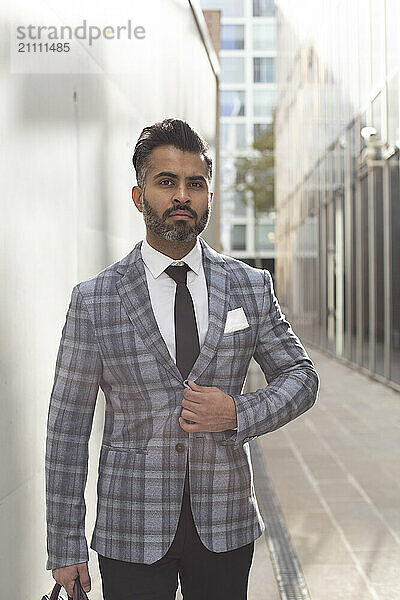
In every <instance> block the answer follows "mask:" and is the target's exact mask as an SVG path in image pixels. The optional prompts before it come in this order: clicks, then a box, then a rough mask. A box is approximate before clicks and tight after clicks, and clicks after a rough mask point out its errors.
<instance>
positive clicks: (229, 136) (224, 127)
mask: <svg viewBox="0 0 400 600" xmlns="http://www.w3.org/2000/svg"><path fill="white" fill-rule="evenodd" d="M220 132H221V150H224V151H229V152H234V151H235V150H243V149H245V148H246V146H247V144H246V125H245V123H221V129H220Z"/></svg>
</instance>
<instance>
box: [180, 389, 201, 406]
mask: <svg viewBox="0 0 400 600" xmlns="http://www.w3.org/2000/svg"><path fill="white" fill-rule="evenodd" d="M183 397H184V398H186V399H187V400H191V401H192V402H197V403H199V402H200V394H199V392H198V391H197V392H196V391H195V390H189V389H188V388H185V389H184V390H183Z"/></svg>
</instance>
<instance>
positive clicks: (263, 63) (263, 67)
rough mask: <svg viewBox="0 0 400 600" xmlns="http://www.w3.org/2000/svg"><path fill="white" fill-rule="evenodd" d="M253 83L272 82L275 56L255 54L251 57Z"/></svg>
mask: <svg viewBox="0 0 400 600" xmlns="http://www.w3.org/2000/svg"><path fill="white" fill-rule="evenodd" d="M253 81H254V83H274V81H275V58H273V57H271V56H255V57H254V58H253Z"/></svg>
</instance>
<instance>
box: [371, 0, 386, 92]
mask: <svg viewBox="0 0 400 600" xmlns="http://www.w3.org/2000/svg"><path fill="white" fill-rule="evenodd" d="M370 10H371V23H372V30H371V51H372V56H371V61H372V85H373V86H376V85H380V84H382V82H383V80H384V77H385V14H384V3H383V2H371V9H370Z"/></svg>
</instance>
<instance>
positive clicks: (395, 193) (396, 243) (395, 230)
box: [388, 156, 400, 383]
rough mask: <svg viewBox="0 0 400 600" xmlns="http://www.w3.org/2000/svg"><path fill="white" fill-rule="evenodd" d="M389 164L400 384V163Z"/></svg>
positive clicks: (394, 370)
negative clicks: (399, 257) (399, 259)
mask: <svg viewBox="0 0 400 600" xmlns="http://www.w3.org/2000/svg"><path fill="white" fill-rule="evenodd" d="M388 164H389V182H390V204H391V214H390V216H391V218H390V221H389V226H390V228H391V236H390V237H391V246H392V256H393V258H394V260H392V261H391V262H392V265H391V273H390V276H391V281H390V283H391V288H392V301H391V312H392V329H391V375H390V377H391V379H392V381H395V382H396V383H400V309H399V298H400V269H399V261H398V260H396V259H395V257H398V256H400V235H399V234H400V202H399V196H400V181H399V162H398V159H397V157H396V156H394V157H392V158H391V159H389V161H388Z"/></svg>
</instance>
